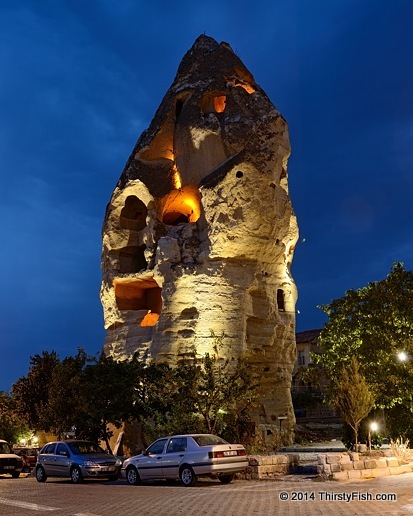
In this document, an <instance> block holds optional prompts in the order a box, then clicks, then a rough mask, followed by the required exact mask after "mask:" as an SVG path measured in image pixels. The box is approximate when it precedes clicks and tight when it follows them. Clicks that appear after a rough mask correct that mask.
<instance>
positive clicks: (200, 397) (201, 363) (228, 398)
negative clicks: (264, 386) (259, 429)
mask: <svg viewBox="0 0 413 516" xmlns="http://www.w3.org/2000/svg"><path fill="white" fill-rule="evenodd" d="M212 337H213V339H214V344H213V352H212V353H205V355H204V356H202V357H201V358H200V359H198V360H197V361H194V362H193V363H192V367H193V368H194V373H193V374H192V382H191V384H190V385H189V386H188V394H187V396H188V398H189V399H191V400H192V402H193V404H194V407H195V410H196V411H197V413H199V414H200V415H201V416H202V418H203V420H204V423H205V427H206V430H207V431H208V432H210V433H222V431H223V430H224V428H225V425H226V421H228V420H231V419H232V420H233V421H235V422H237V421H238V422H239V423H241V422H242V423H247V422H248V420H249V412H250V410H251V408H252V407H253V404H254V401H255V399H256V397H257V386H258V379H257V378H256V377H255V376H254V373H253V370H252V369H251V368H250V367H249V366H248V364H247V363H246V362H245V360H244V359H243V358H242V357H239V358H238V359H237V360H231V359H230V358H229V357H228V352H227V353H225V356H221V353H222V349H223V347H224V346H223V340H224V334H222V335H215V334H214V333H213V332H212ZM195 360H196V359H195Z"/></svg>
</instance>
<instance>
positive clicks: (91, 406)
mask: <svg viewBox="0 0 413 516" xmlns="http://www.w3.org/2000/svg"><path fill="white" fill-rule="evenodd" d="M89 362H90V363H88V364H87V365H86V366H85V368H84V370H83V371H82V374H81V377H80V382H79V386H80V387H81V388H80V392H79V393H78V395H79V404H78V407H79V409H78V410H79V414H78V416H77V417H76V418H75V419H74V426H75V427H76V435H77V436H78V437H82V438H86V437H87V438H90V439H92V440H95V441H98V440H103V441H104V442H105V444H106V447H107V449H108V450H110V444H109V439H110V438H111V437H112V435H113V433H112V431H111V430H110V429H109V425H113V426H115V427H116V428H120V427H121V426H122V423H123V422H125V421H127V420H128V419H130V417H131V413H132V410H133V385H134V383H133V376H132V373H133V369H132V368H131V365H130V363H129V362H128V361H116V360H115V359H113V358H112V357H110V356H107V355H105V353H104V352H102V353H101V354H100V355H99V358H92V359H91V358H89Z"/></svg>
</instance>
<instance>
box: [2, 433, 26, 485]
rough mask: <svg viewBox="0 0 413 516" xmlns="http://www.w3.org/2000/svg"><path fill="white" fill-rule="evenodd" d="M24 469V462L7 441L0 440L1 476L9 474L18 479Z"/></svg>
mask: <svg viewBox="0 0 413 516" xmlns="http://www.w3.org/2000/svg"><path fill="white" fill-rule="evenodd" d="M22 469H23V461H22V459H21V458H20V457H18V456H17V455H16V454H15V453H13V450H12V447H11V446H10V444H9V443H8V442H7V441H3V440H0V474H5V473H8V474H9V475H11V476H12V477H13V478H18V477H19V476H20V473H21V471H22Z"/></svg>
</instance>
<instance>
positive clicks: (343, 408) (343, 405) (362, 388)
mask: <svg viewBox="0 0 413 516" xmlns="http://www.w3.org/2000/svg"><path fill="white" fill-rule="evenodd" d="M332 387H333V395H332V402H333V406H334V408H335V409H336V411H337V413H338V415H339V416H340V417H341V418H343V419H344V421H345V422H346V423H347V424H348V425H349V426H350V427H351V428H352V429H353V431H354V439H355V444H356V446H357V444H358V433H359V428H360V423H361V422H362V421H363V419H364V418H365V417H367V415H368V414H369V412H370V411H371V409H372V408H373V405H374V398H373V394H372V392H371V390H370V387H369V386H368V384H367V382H366V380H365V378H364V376H363V375H362V374H361V373H360V369H359V363H358V361H357V359H356V358H355V357H352V359H351V361H350V364H348V366H347V367H342V369H341V371H340V375H339V376H338V379H337V382H336V384H335V385H333V386H332Z"/></svg>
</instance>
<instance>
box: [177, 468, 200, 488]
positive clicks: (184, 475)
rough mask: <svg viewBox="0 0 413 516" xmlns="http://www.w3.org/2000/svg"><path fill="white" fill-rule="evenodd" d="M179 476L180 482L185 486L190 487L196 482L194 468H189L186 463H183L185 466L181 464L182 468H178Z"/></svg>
mask: <svg viewBox="0 0 413 516" xmlns="http://www.w3.org/2000/svg"><path fill="white" fill-rule="evenodd" d="M179 478H180V479H181V482H182V484H183V485H184V486H185V487H191V486H193V485H194V484H195V482H196V475H195V473H194V470H193V469H192V468H191V466H188V465H187V464H185V466H182V468H181V469H180V470H179Z"/></svg>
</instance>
